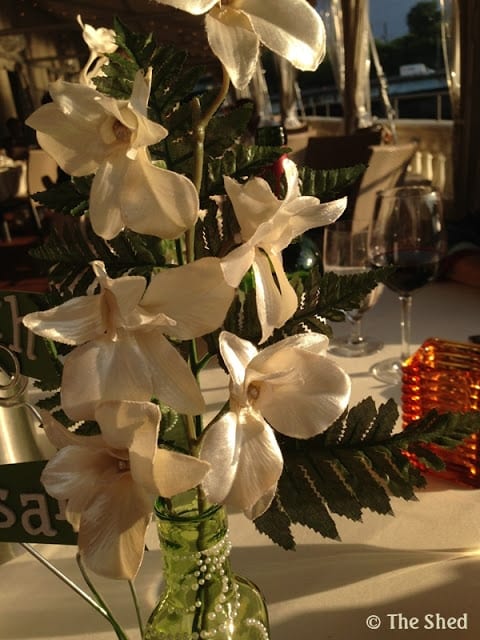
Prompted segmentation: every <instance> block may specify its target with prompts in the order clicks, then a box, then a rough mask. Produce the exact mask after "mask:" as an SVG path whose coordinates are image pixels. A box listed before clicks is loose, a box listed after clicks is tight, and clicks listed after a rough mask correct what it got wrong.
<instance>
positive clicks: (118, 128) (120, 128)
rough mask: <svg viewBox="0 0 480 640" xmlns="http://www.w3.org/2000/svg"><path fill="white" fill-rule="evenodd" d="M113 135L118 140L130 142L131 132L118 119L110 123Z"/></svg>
mask: <svg viewBox="0 0 480 640" xmlns="http://www.w3.org/2000/svg"><path fill="white" fill-rule="evenodd" d="M112 129H113V135H114V136H115V138H116V139H117V140H118V141H119V142H130V136H131V134H132V132H131V131H130V129H129V128H128V127H126V126H125V125H124V124H123V123H121V122H120V120H115V122H114V123H113V125H112Z"/></svg>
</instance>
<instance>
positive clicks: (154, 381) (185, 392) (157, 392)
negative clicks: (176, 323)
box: [131, 330, 205, 415]
mask: <svg viewBox="0 0 480 640" xmlns="http://www.w3.org/2000/svg"><path fill="white" fill-rule="evenodd" d="M136 340H137V344H138V347H139V349H140V351H141V354H142V360H141V362H139V364H138V366H142V367H143V368H144V369H147V370H149V372H150V375H151V383H150V388H151V390H152V394H151V395H154V396H156V397H157V398H159V399H160V400H162V402H164V403H165V404H167V405H168V406H169V407H172V408H173V409H175V410H176V411H178V412H179V413H186V414H189V415H198V414H200V413H203V412H204V411H205V402H204V400H203V396H202V393H201V391H200V388H199V386H198V383H197V381H196V379H195V377H194V375H193V373H192V371H191V369H190V367H189V366H188V364H187V363H186V362H185V360H184V359H183V358H182V356H181V355H180V354H179V353H178V351H177V350H176V349H175V347H174V346H173V345H171V344H170V343H169V342H168V340H167V339H166V338H165V337H164V336H161V335H157V332H156V331H153V330H152V331H149V330H146V331H143V332H138V333H137V335H136ZM131 399H136V398H131ZM139 399H142V400H147V399H148V398H145V397H144V398H139Z"/></svg>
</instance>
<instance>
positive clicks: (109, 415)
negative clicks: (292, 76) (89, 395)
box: [41, 402, 209, 580]
mask: <svg viewBox="0 0 480 640" xmlns="http://www.w3.org/2000/svg"><path fill="white" fill-rule="evenodd" d="M41 417H42V420H43V426H44V428H45V432H46V435H47V437H48V439H49V440H50V441H51V443H52V444H53V445H54V446H55V447H56V448H57V449H59V451H58V452H57V453H56V454H54V456H53V457H52V458H51V459H50V460H49V461H48V463H47V464H46V466H45V468H44V470H43V472H42V476H41V481H42V483H43V485H44V486H45V488H46V490H47V492H48V493H49V494H50V495H52V496H53V497H55V498H57V499H58V500H66V501H67V503H66V511H65V515H66V518H67V520H68V522H69V523H70V524H71V525H72V527H73V529H74V530H75V531H77V532H78V548H79V551H80V554H81V556H82V558H83V560H84V562H85V564H86V566H87V567H89V568H90V569H91V570H92V571H95V573H98V574H100V575H103V576H106V577H108V578H116V579H129V580H131V579H133V578H134V577H135V575H136V573H137V571H138V569H139V567H140V565H141V562H142V558H143V550H144V546H145V533H146V529H147V526H148V524H149V522H150V518H151V514H152V511H153V505H154V502H155V498H156V496H158V495H161V496H164V497H166V498H171V497H172V496H174V495H175V494H177V493H181V492H183V491H187V490H188V489H191V488H193V487H195V486H197V485H198V484H199V483H200V482H201V480H202V478H203V477H204V475H205V473H206V472H207V471H208V469H209V465H208V464H207V463H206V462H202V461H201V460H198V459H197V458H193V457H191V456H188V455H186V454H182V453H178V452H175V451H170V450H168V449H164V448H157V437H158V432H159V424H160V418H161V414H160V410H159V408H158V406H157V405H155V404H153V403H151V402H106V403H102V404H100V405H98V407H97V408H96V411H95V419H96V420H97V422H98V423H99V426H100V428H101V432H102V433H101V435H96V436H82V435H78V434H75V433H72V432H70V431H68V429H66V428H65V427H64V426H63V425H62V424H60V423H59V422H57V421H56V420H55V419H54V418H53V417H52V416H51V415H50V414H49V413H48V412H46V411H42V412H41Z"/></svg>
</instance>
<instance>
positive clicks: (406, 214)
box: [369, 186, 446, 384]
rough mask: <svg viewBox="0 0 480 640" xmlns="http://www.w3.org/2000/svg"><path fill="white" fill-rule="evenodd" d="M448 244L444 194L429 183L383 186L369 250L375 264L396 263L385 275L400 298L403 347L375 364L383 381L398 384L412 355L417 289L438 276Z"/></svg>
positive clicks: (372, 368) (374, 368)
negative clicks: (394, 355) (422, 184)
mask: <svg viewBox="0 0 480 640" xmlns="http://www.w3.org/2000/svg"><path fill="white" fill-rule="evenodd" d="M445 250H446V237H445V228H444V224H443V213H442V200H441V197H440V194H439V193H438V192H436V191H435V190H434V189H432V188H431V187H428V186H403V187H394V188H392V189H387V190H386V191H381V192H379V193H378V194H377V197H376V200H375V211H374V216H373V220H372V223H371V226H370V234H369V256H370V263H371V264H372V266H374V267H385V266H389V265H391V266H394V267H395V269H394V270H393V272H392V273H391V275H389V276H388V277H387V279H386V280H385V284H386V286H387V287H388V288H389V289H391V290H392V291H395V292H396V293H397V294H398V297H399V300H400V303H401V319H400V328H401V353H400V357H398V358H390V359H388V360H384V361H383V362H379V363H377V364H375V365H373V367H371V369H370V372H371V373H372V374H373V375H374V376H375V377H376V378H377V379H378V380H381V381H382V382H386V383H387V384H397V383H398V382H400V381H401V377H402V364H403V362H404V361H405V360H406V359H407V358H408V357H409V356H410V326H411V308H412V291H414V290H416V289H418V288H420V287H423V286H424V285H426V284H427V282H430V281H431V280H433V279H434V278H435V276H436V275H437V272H438V267H439V264H440V260H441V258H442V257H443V255H444V253H445Z"/></svg>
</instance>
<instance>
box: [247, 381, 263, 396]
mask: <svg viewBox="0 0 480 640" xmlns="http://www.w3.org/2000/svg"><path fill="white" fill-rule="evenodd" d="M259 396H260V383H259V382H251V383H250V384H249V385H248V388H247V398H248V399H249V400H250V401H252V400H258V398H259Z"/></svg>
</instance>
